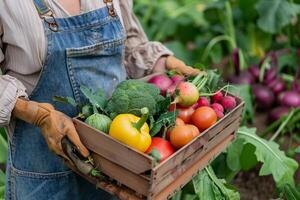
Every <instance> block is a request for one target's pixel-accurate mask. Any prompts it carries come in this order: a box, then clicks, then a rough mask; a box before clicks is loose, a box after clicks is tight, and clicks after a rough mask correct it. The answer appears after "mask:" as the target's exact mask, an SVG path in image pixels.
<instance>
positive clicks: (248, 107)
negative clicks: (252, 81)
mask: <svg viewBox="0 0 300 200" xmlns="http://www.w3.org/2000/svg"><path fill="white" fill-rule="evenodd" d="M229 92H231V93H232V94H234V95H237V96H239V97H241V98H242V99H243V100H244V101H245V108H244V111H243V122H242V123H246V122H247V121H249V122H253V120H254V108H253V101H252V93H251V88H250V85H246V84H244V85H234V87H229Z"/></svg>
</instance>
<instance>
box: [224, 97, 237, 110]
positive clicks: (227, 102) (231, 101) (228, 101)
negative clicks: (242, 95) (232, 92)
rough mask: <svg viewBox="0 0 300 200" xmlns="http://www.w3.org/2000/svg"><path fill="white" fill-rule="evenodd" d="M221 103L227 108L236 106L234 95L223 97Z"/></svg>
mask: <svg viewBox="0 0 300 200" xmlns="http://www.w3.org/2000/svg"><path fill="white" fill-rule="evenodd" d="M221 104H222V106H223V107H224V108H225V109H226V110H232V109H234V108H235V107H236V101H235V98H234V97H232V96H225V97H223V99H222V100H221Z"/></svg>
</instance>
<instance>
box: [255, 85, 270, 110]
mask: <svg viewBox="0 0 300 200" xmlns="http://www.w3.org/2000/svg"><path fill="white" fill-rule="evenodd" d="M252 92H253V95H254V98H255V102H256V104H257V106H258V108H260V109H266V108H270V107H271V106H272V105H273V103H274V100H275V97H274V94H273V92H272V91H271V89H269V88H268V87H266V86H263V85H260V84H257V85H254V86H253V87H252Z"/></svg>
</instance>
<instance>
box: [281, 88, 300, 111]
mask: <svg viewBox="0 0 300 200" xmlns="http://www.w3.org/2000/svg"><path fill="white" fill-rule="evenodd" d="M278 101H279V103H280V105H282V106H287V107H294V108H298V107H300V94H299V93H297V92H295V91H287V92H282V93H280V94H279V95H278Z"/></svg>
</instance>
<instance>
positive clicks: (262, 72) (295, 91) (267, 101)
mask: <svg viewBox="0 0 300 200" xmlns="http://www.w3.org/2000/svg"><path fill="white" fill-rule="evenodd" d="M233 61H234V65H235V74H234V75H232V76H231V77H229V81H230V82H231V83H234V84H251V88H252V93H253V96H254V99H255V105H256V107H257V109H258V110H261V111H266V110H268V111H269V110H270V109H271V111H270V112H269V119H270V121H274V120H278V119H279V118H280V117H281V116H284V115H287V114H288V112H289V109H290V108H298V107H300V83H299V82H297V79H299V78H300V72H298V74H296V76H295V78H294V81H293V83H292V84H291V86H289V84H288V83H286V82H285V81H284V80H283V79H282V78H281V77H280V74H279V72H278V70H277V69H278V67H277V66H278V60H277V55H276V53H274V52H271V53H269V54H268V55H267V57H266V58H265V59H263V60H262V61H261V63H260V64H259V65H253V66H251V67H250V68H248V69H247V70H244V71H241V70H240V66H239V62H238V61H239V57H238V53H236V51H234V52H233ZM299 71H300V70H299ZM288 88H289V89H288Z"/></svg>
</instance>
